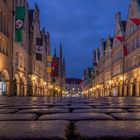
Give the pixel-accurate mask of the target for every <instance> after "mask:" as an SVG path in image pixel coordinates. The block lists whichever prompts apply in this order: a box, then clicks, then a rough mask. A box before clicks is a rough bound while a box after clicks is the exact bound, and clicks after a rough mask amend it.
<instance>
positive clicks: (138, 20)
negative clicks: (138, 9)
mask: <svg viewBox="0 0 140 140" xmlns="http://www.w3.org/2000/svg"><path fill="white" fill-rule="evenodd" d="M130 20H131V21H132V22H133V23H134V24H136V25H140V19H139V18H130Z"/></svg>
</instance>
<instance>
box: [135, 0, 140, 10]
mask: <svg viewBox="0 0 140 140" xmlns="http://www.w3.org/2000/svg"><path fill="white" fill-rule="evenodd" d="M136 3H137V7H138V9H139V11H140V0H136Z"/></svg>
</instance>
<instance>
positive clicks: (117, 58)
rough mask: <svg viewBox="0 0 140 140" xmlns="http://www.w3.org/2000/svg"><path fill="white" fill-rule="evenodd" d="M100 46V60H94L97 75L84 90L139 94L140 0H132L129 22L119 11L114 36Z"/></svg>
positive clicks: (111, 93)
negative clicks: (123, 18) (90, 85)
mask: <svg viewBox="0 0 140 140" xmlns="http://www.w3.org/2000/svg"><path fill="white" fill-rule="evenodd" d="M101 44H103V43H101ZM101 46H103V45H100V57H99V60H98V61H94V62H96V65H97V66H96V69H97V71H98V74H97V75H96V76H95V77H94V78H93V80H92V87H90V89H86V90H84V92H86V93H88V91H92V95H93V96H140V1H139V0H131V2H130V6H129V9H128V18H127V20H126V21H125V20H122V19H121V13H120V12H118V13H116V15H115V32H114V37H113V39H112V38H110V37H108V38H107V40H106V45H105V46H104V47H101ZM96 50H97V49H96ZM95 52H96V51H95ZM95 55H96V53H94V60H95V59H96V58H97V56H96V57H95ZM93 67H94V65H93Z"/></svg>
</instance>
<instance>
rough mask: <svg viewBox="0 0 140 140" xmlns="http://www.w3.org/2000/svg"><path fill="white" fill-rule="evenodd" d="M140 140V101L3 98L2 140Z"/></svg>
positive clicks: (0, 107)
mask: <svg viewBox="0 0 140 140" xmlns="http://www.w3.org/2000/svg"><path fill="white" fill-rule="evenodd" d="M115 138H116V139H117V140H118V139H132V138H133V139H140V98H138V97H126V98H125V97H113V98H111V97H108V98H105V97H104V98H90V99H89V98H43V97H38V98H37V97H10V98H9V97H0V139H20V140H21V139H49V140H55V139H56V140H59V139H60V140H67V139H68V140H83V139H86V140H88V139H115Z"/></svg>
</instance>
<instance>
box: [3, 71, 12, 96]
mask: <svg viewBox="0 0 140 140" xmlns="http://www.w3.org/2000/svg"><path fill="white" fill-rule="evenodd" d="M10 88H11V84H10V75H9V72H8V70H6V69H4V70H3V71H2V72H1V73H0V95H7V96H9V95H10Z"/></svg>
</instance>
